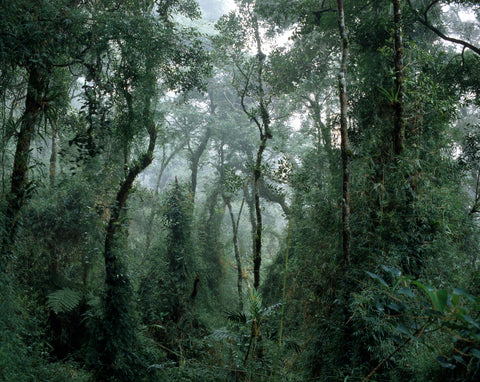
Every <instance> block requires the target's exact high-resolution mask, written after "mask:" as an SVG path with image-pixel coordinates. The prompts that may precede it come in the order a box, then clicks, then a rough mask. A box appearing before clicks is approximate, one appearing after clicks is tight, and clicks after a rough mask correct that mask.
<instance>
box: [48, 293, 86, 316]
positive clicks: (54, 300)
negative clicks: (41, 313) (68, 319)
mask: <svg viewBox="0 0 480 382" xmlns="http://www.w3.org/2000/svg"><path fill="white" fill-rule="evenodd" d="M81 300H82V293H80V292H79V291H76V290H73V289H70V288H64V289H59V290H57V291H55V292H52V293H50V294H49V295H47V306H48V307H49V308H50V309H52V310H53V311H54V312H55V314H59V313H68V312H71V311H72V310H74V309H75V308H76V307H77V306H78V304H79V303H80V301H81Z"/></svg>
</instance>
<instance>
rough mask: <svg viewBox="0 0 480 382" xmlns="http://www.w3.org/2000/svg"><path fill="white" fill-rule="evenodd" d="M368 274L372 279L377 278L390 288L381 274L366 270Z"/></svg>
mask: <svg viewBox="0 0 480 382" xmlns="http://www.w3.org/2000/svg"><path fill="white" fill-rule="evenodd" d="M365 272H366V273H367V275H369V276H370V277H371V278H372V279H375V280H377V281H378V282H379V283H380V284H382V285H383V286H384V287H385V288H388V284H387V283H386V282H385V280H384V279H382V278H381V277H380V276H379V275H376V274H375V273H372V272H368V271H365Z"/></svg>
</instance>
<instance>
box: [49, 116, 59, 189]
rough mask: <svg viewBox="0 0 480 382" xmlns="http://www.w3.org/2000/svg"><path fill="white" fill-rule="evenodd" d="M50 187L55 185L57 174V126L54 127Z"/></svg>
mask: <svg viewBox="0 0 480 382" xmlns="http://www.w3.org/2000/svg"><path fill="white" fill-rule="evenodd" d="M49 173H50V187H53V186H54V185H55V177H56V174H57V126H56V123H55V126H52V152H51V154H50V171H49Z"/></svg>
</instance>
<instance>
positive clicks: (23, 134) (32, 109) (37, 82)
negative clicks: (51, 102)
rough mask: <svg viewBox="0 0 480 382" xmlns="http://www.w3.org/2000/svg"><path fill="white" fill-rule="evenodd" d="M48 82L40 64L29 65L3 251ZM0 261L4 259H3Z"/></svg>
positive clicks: (24, 193)
mask: <svg viewBox="0 0 480 382" xmlns="http://www.w3.org/2000/svg"><path fill="white" fill-rule="evenodd" d="M46 83H47V76H46V72H45V70H44V69H42V68H38V67H36V66H31V67H30V68H29V77H28V87H27V96H26V100H25V111H24V113H23V116H22V119H21V124H20V131H19V132H18V136H17V146H16V150H15V157H14V160H13V170H12V177H11V179H12V180H11V189H10V193H9V195H8V196H7V209H6V212H5V235H4V238H3V240H2V255H3V256H5V255H7V254H8V253H9V252H10V246H11V244H12V243H13V240H14V238H15V234H16V231H17V221H18V214H19V212H20V209H21V208H22V206H23V204H24V203H25V201H26V199H27V197H28V183H27V175H28V167H29V155H30V144H31V141H32V139H33V135H34V133H35V126H36V124H37V121H38V118H39V116H40V114H41V113H42V110H43V108H44V105H43V95H44V92H45V88H46ZM2 262H3V261H2Z"/></svg>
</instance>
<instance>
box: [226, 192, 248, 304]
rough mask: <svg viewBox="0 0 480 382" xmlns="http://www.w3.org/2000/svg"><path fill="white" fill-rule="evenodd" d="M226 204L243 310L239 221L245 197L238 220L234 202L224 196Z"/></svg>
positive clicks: (238, 289)
mask: <svg viewBox="0 0 480 382" xmlns="http://www.w3.org/2000/svg"><path fill="white" fill-rule="evenodd" d="M223 200H224V202H225V204H226V205H227V207H228V212H229V213H230V220H231V221H232V232H233V249H234V253H235V261H236V263H237V291H238V308H239V310H240V311H243V292H242V278H243V277H242V276H243V275H242V273H243V270H242V261H241V259H240V249H239V246H238V222H239V220H240V215H241V214H242V209H243V204H244V203H245V199H243V200H242V205H241V207H240V211H239V213H238V217H237V220H236V221H235V216H234V215H233V210H232V204H231V203H230V199H229V198H227V197H223Z"/></svg>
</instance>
